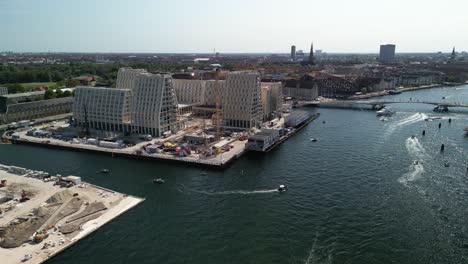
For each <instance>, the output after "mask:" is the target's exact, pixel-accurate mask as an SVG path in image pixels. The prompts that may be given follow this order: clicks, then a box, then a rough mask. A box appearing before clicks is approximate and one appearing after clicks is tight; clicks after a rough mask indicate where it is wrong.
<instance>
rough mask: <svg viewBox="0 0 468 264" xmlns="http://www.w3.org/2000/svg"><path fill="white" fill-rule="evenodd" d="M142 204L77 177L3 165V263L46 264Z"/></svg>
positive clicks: (0, 188)
mask: <svg viewBox="0 0 468 264" xmlns="http://www.w3.org/2000/svg"><path fill="white" fill-rule="evenodd" d="M143 200H144V199H142V198H138V197H133V196H129V195H126V194H121V193H117V192H115V191H112V190H108V189H105V188H102V187H99V186H95V185H92V184H89V183H85V182H82V181H81V178H80V177H77V176H67V177H63V176H61V175H55V176H52V175H50V174H48V173H47V172H43V171H34V170H29V169H25V168H21V167H15V166H5V165H0V255H1V256H2V263H20V262H27V263H34V264H35V263H42V262H44V261H46V260H47V259H49V258H51V257H53V256H55V255H57V254H58V253H60V252H62V251H63V250H65V249H66V248H68V247H69V246H71V245H73V244H74V243H76V242H78V241H79V240H80V239H82V238H84V237H86V236H87V235H89V234H91V233H92V232H94V231H95V230H97V229H98V228H100V227H101V226H103V225H104V224H106V223H108V222H110V221H111V220H113V219H115V218H116V217H118V216H119V215H121V214H123V213H125V212H126V211H128V210H130V209H131V208H133V207H135V206H136V205H138V204H139V203H141V202H143Z"/></svg>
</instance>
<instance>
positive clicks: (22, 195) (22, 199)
mask: <svg viewBox="0 0 468 264" xmlns="http://www.w3.org/2000/svg"><path fill="white" fill-rule="evenodd" d="M30 199H31V198H29V196H28V195H27V194H26V192H25V191H24V190H23V192H22V193H21V199H20V203H24V202H26V201H29V200H30Z"/></svg>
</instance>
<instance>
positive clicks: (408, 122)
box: [385, 113, 428, 136]
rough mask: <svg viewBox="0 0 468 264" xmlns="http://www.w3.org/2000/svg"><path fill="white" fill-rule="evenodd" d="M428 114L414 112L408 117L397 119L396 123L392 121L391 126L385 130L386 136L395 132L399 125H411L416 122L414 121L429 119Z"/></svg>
mask: <svg viewBox="0 0 468 264" xmlns="http://www.w3.org/2000/svg"><path fill="white" fill-rule="evenodd" d="M427 118H428V116H427V115H426V114H423V113H416V114H413V115H411V116H409V117H407V118H403V119H401V120H399V121H396V122H394V123H390V124H389V126H388V127H387V129H386V130H385V136H389V135H391V134H393V132H394V131H395V130H396V129H397V128H399V127H403V126H407V125H411V124H414V123H417V122H420V121H424V120H425V119H427Z"/></svg>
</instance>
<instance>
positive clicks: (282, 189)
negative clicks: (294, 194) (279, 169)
mask: <svg viewBox="0 0 468 264" xmlns="http://www.w3.org/2000/svg"><path fill="white" fill-rule="evenodd" d="M287 190H288V186H286V185H284V184H281V185H280V186H279V187H278V192H285V191H287Z"/></svg>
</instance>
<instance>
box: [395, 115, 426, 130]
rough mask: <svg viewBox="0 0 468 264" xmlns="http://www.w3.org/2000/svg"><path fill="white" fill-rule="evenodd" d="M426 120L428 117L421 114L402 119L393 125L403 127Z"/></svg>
mask: <svg viewBox="0 0 468 264" xmlns="http://www.w3.org/2000/svg"><path fill="white" fill-rule="evenodd" d="M426 118H428V116H427V115H426V114H423V113H416V114H414V115H412V116H409V117H407V118H405V119H402V120H400V121H398V122H395V125H396V126H397V127H399V126H405V125H410V124H414V123H417V122H419V121H423V120H425V119H426Z"/></svg>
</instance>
